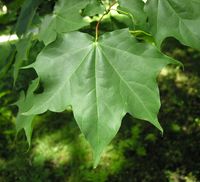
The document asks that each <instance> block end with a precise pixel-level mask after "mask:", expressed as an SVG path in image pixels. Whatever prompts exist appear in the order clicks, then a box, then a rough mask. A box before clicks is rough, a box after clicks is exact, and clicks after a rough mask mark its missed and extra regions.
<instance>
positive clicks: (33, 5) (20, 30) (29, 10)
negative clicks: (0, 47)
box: [16, 0, 42, 37]
mask: <svg viewBox="0 0 200 182" xmlns="http://www.w3.org/2000/svg"><path fill="white" fill-rule="evenodd" d="M41 2H42V0H26V1H25V2H24V4H23V6H22V9H21V12H20V15H19V18H18V21H17V25H16V33H17V35H18V36H19V37H21V35H22V34H24V33H26V32H27V30H28V28H29V27H30V25H31V23H32V21H33V18H34V15H35V12H36V9H37V7H38V6H39V4H40V3H41Z"/></svg>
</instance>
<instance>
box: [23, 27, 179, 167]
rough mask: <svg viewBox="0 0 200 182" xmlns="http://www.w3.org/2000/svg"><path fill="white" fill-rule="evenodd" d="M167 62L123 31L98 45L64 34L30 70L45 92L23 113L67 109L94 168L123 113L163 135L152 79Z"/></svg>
mask: <svg viewBox="0 0 200 182" xmlns="http://www.w3.org/2000/svg"><path fill="white" fill-rule="evenodd" d="M74 40H78V43H77V42H76V41H74ZM169 63H175V61H174V60H172V59H170V58H169V57H167V56H164V55H163V54H161V53H160V52H159V51H157V49H156V48H155V47H154V46H151V45H149V44H145V43H138V42H137V41H136V40H135V39H134V38H133V37H132V36H131V35H130V34H129V32H128V30H127V29H124V30H118V31H114V32H111V33H106V34H104V35H103V36H102V37H100V38H99V41H98V42H95V41H94V38H93V37H91V36H90V35H88V34H84V33H80V32H73V33H68V34H65V35H64V36H63V37H59V38H58V39H57V40H56V41H55V42H54V43H52V44H50V45H49V46H47V47H46V48H45V49H44V50H43V51H42V52H41V53H40V54H39V56H38V57H37V60H36V62H35V63H34V64H33V65H31V66H30V67H33V68H34V69H35V70H36V72H37V74H38V76H39V77H40V79H41V81H42V84H43V86H44V92H43V93H41V94H37V95H31V96H28V97H27V98H26V101H25V102H27V103H30V104H29V108H26V111H25V110H23V111H24V113H23V114H26V115H34V114H40V113H43V112H45V111H47V110H51V111H55V112H61V111H63V110H65V109H66V108H67V106H69V105H71V106H72V108H73V111H74V116H75V119H76V121H77V123H78V125H79V127H80V129H81V131H82V132H83V134H84V135H85V137H86V138H87V140H88V141H89V143H90V144H91V146H92V148H93V151H94V159H95V165H97V163H98V161H99V159H100V155H101V153H102V151H103V149H104V148H105V146H106V145H107V144H108V143H109V142H110V141H111V140H112V138H113V137H114V136H115V135H116V133H117V131H118V130H119V127H120V125H121V120H122V118H123V117H124V115H125V114H126V113H127V112H128V113H130V114H131V115H133V116H134V117H136V118H139V119H143V120H147V121H149V122H151V123H152V124H153V125H155V126H156V127H157V128H159V129H160V130H162V128H161V126H160V124H159V122H158V120H157V113H158V110H159V108H160V100H159V91H158V87H157V83H156V76H157V74H158V73H159V71H160V70H161V69H162V68H163V67H164V66H165V65H166V64H169ZM30 106H31V108H30Z"/></svg>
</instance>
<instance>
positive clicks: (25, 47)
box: [13, 34, 32, 83]
mask: <svg viewBox="0 0 200 182" xmlns="http://www.w3.org/2000/svg"><path fill="white" fill-rule="evenodd" d="M31 41H32V34H30V35H29V36H28V37H25V38H23V39H20V40H19V42H17V44H16V49H17V55H16V58H15V64H14V75H13V77H14V83H15V82H16V80H17V77H18V74H19V69H20V68H21V66H22V65H23V62H24V61H27V59H28V54H29V50H30V48H31V45H32V44H31V43H32V42H31Z"/></svg>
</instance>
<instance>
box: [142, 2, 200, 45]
mask: <svg viewBox="0 0 200 182" xmlns="http://www.w3.org/2000/svg"><path fill="white" fill-rule="evenodd" d="M199 9H200V1H199V0H182V1H180V0H149V1H147V3H146V7H145V10H146V12H147V14H148V19H149V24H150V29H151V33H152V34H153V35H154V36H155V40H156V43H157V45H158V46H159V47H160V46H161V43H162V42H163V40H164V39H165V38H167V37H175V38H176V39H178V40H179V41H180V42H181V43H183V44H185V45H187V46H190V47H193V48H196V49H200V29H199V27H200V11H199Z"/></svg>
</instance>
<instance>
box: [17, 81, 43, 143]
mask: <svg viewBox="0 0 200 182" xmlns="http://www.w3.org/2000/svg"><path fill="white" fill-rule="evenodd" d="M38 85H39V79H36V80H34V81H33V82H32V83H31V85H30V87H29V89H28V91H27V94H26V97H27V98H29V99H30V100H31V97H32V96H33V92H34V90H35V89H36V88H37V87H38ZM26 97H25V94H24V92H21V95H20V99H19V101H18V102H17V103H16V105H17V106H18V108H19V110H18V114H17V118H16V130H17V134H18V133H19V131H20V130H22V129H24V131H25V134H26V138H27V141H28V143H29V146H30V145H31V136H32V130H33V128H32V124H33V119H34V117H35V115H29V116H25V115H23V114H22V113H23V112H25V111H26V110H27V109H30V107H31V103H30V100H29V101H28V102H27V101H26Z"/></svg>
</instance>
